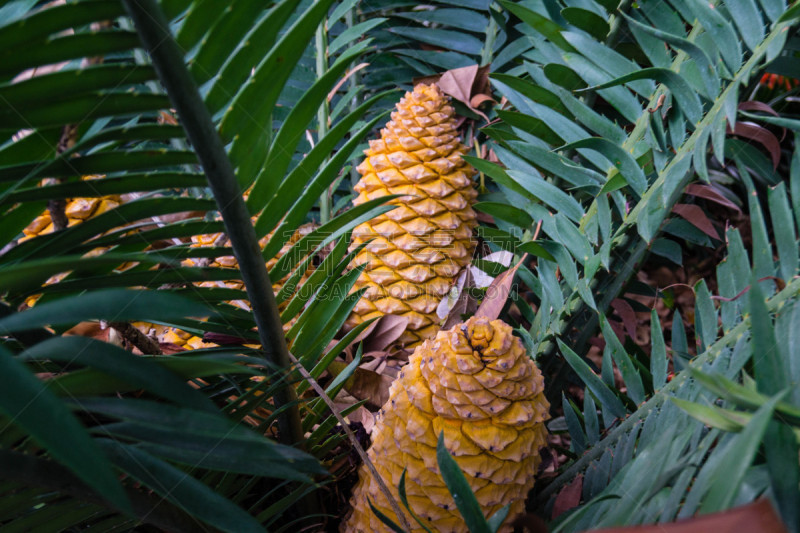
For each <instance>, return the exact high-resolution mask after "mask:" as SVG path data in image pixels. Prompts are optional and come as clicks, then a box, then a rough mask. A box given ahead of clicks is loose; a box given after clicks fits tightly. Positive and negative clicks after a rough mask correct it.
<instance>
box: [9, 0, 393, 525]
mask: <svg viewBox="0 0 800 533" xmlns="http://www.w3.org/2000/svg"><path fill="white" fill-rule="evenodd" d="M298 4H299V3H298V2H294V1H284V2H278V3H273V4H269V5H264V4H261V3H258V5H256V4H252V5H237V6H236V8H235V9H233V8H232V9H230V10H228V11H226V12H225V13H223V14H222V15H220V14H219V13H217V10H216V9H215V8H212V6H211V5H209V4H206V3H202V2H201V3H192V2H168V3H164V4H161V5H159V4H157V3H155V2H129V3H121V2H117V1H110V2H106V1H99V2H94V1H90V2H77V3H66V4H63V3H54V4H48V5H41V6H39V5H36V3H35V2H6V3H4V4H3V6H2V7H1V8H0V13H1V14H2V15H1V16H0V21H2V27H0V34H2V37H0V39H2V40H3V42H4V44H5V47H4V49H5V50H6V51H7V52H8V53H4V57H3V61H2V67H0V68H1V69H2V88H0V92H1V93H2V105H1V107H0V115H2V119H0V130H1V131H0V135H2V141H0V142H2V147H1V148H0V159H2V162H1V163H0V165H2V169H1V170H0V175H2V178H0V181H2V185H1V186H0V188H1V189H2V192H0V196H1V198H0V203H2V207H0V209H2V213H3V216H2V221H1V222H0V227H1V228H2V229H1V230H0V234H2V245H0V248H2V250H3V253H2V256H1V257H0V263H2V265H1V266H0V270H1V271H2V273H1V274H0V280H2V281H0V285H1V287H0V292H1V293H2V301H1V303H2V318H1V319H0V320H2V323H1V324H0V343H1V345H0V351H2V354H0V355H2V365H3V368H4V371H3V377H2V378H1V379H2V386H1V387H0V390H2V392H0V412H1V413H2V427H3V430H2V453H3V465H4V466H3V469H2V470H3V484H2V489H0V490H2V494H3V497H2V500H3V506H2V511H0V524H2V525H3V528H4V529H6V528H11V529H12V530H13V529H18V530H30V529H34V530H39V529H38V528H47V529H49V530H53V531H62V530H65V529H68V528H69V527H97V528H99V529H101V530H108V529H110V528H112V527H115V528H126V527H132V526H133V525H135V524H136V523H139V522H144V523H150V524H153V525H157V526H160V527H162V528H163V529H167V530H184V531H195V530H197V528H198V527H200V528H205V527H207V526H208V527H213V528H216V529H223V530H228V531H255V530H262V528H264V527H270V525H271V524H273V523H275V521H280V523H281V524H284V525H285V524H290V523H292V521H294V520H298V519H301V520H302V521H303V522H304V523H305V524H308V523H309V522H314V521H316V522H319V520H320V519H319V518H318V517H317V518H315V517H314V516H313V514H314V513H319V506H317V505H315V503H314V498H316V497H317V494H316V493H314V492H313V491H314V488H315V487H317V486H318V485H317V484H318V483H326V482H328V481H329V480H330V479H332V477H331V476H330V472H329V471H328V469H327V468H325V466H323V465H322V464H321V463H320V460H331V459H332V458H333V455H331V453H332V451H333V450H334V449H335V448H336V447H337V446H338V445H339V444H340V443H341V442H342V440H343V438H344V436H343V435H342V434H340V433H336V432H333V431H332V429H333V427H334V426H335V425H336V420H335V418H334V417H333V416H331V415H330V414H326V411H325V410H324V409H323V407H324V406H323V405H322V404H319V405H318V404H317V403H314V402H312V403H310V404H309V403H308V402H307V400H298V393H299V394H302V393H303V392H304V390H303V389H304V388H303V387H299V386H298V380H299V379H300V376H299V374H296V373H294V372H292V367H293V366H294V364H295V361H299V363H297V364H301V365H303V366H306V367H307V371H308V372H310V374H311V375H312V376H314V377H319V376H320V375H321V374H322V372H323V371H324V370H325V368H326V365H327V364H328V363H329V362H330V361H331V360H332V359H333V358H335V357H336V356H337V355H338V354H339V353H341V351H342V350H343V349H344V347H345V346H347V345H348V344H349V343H350V342H351V340H352V339H353V338H355V336H357V335H358V334H359V333H361V332H362V331H363V330H364V328H366V327H367V326H368V325H369V324H368V323H365V324H364V325H363V326H361V327H359V328H356V329H355V330H353V332H351V334H350V335H349V336H347V337H345V338H344V339H342V340H341V341H340V342H339V343H333V344H331V342H330V341H331V340H332V339H333V338H334V335H335V334H336V333H337V331H338V330H339V328H340V326H341V324H342V323H343V321H344V320H345V318H346V317H347V316H348V314H349V313H350V310H351V309H352V307H353V305H355V303H356V301H357V299H358V294H355V295H353V296H352V297H348V298H345V297H344V296H346V295H347V294H348V292H349V291H350V289H351V288H352V286H353V283H354V282H355V280H356V278H357V276H358V274H359V271H358V270H355V271H352V272H350V273H348V274H345V275H342V272H343V270H344V269H345V267H346V266H347V265H348V264H349V262H350V255H348V253H347V246H348V243H349V234H348V232H349V231H350V230H351V229H352V228H353V227H354V226H355V225H357V224H358V223H360V222H363V221H364V220H368V219H369V218H371V217H373V216H376V215H377V214H380V213H381V212H383V211H385V210H386V209H387V208H385V207H382V206H381V205H380V204H381V203H383V202H384V201H385V200H380V201H375V202H367V203H365V204H364V205H363V206H360V207H359V208H355V209H352V210H349V211H348V212H347V213H345V214H343V215H341V216H339V217H330V218H329V219H328V220H326V221H325V223H324V224H323V225H322V226H320V227H318V228H317V229H316V230H315V231H312V232H310V233H308V234H306V235H304V237H303V238H301V239H299V240H297V239H292V236H293V235H294V234H295V231H296V229H297V228H298V227H299V226H300V225H301V224H303V223H304V222H306V216H307V214H308V212H309V211H310V210H311V208H312V207H313V206H314V204H315V202H316V201H317V199H318V197H319V196H320V194H321V192H322V191H323V190H325V189H326V188H327V187H328V186H329V185H330V184H331V183H332V182H333V181H334V180H335V179H336V178H337V176H339V175H340V172H341V170H342V168H343V167H344V166H345V163H346V162H347V161H348V159H349V158H350V157H351V155H352V154H353V151H354V149H355V147H356V146H357V145H358V144H359V143H360V142H361V139H362V137H363V135H364V134H365V133H366V132H367V131H369V130H370V129H371V127H372V125H373V123H374V120H373V121H371V122H370V121H368V122H364V121H363V120H364V116H365V113H366V111H367V110H368V109H369V108H370V107H371V106H372V105H373V104H374V102H375V101H376V100H377V99H378V98H379V97H380V95H376V96H373V97H371V98H366V99H364V100H363V102H359V104H358V105H356V106H353V108H352V109H347V112H346V113H343V114H341V115H339V117H338V119H337V120H332V121H331V123H330V124H327V126H328V127H327V128H325V129H323V128H319V127H317V125H315V120H316V109H317V108H319V107H320V105H322V103H323V102H329V101H332V102H333V103H334V104H336V103H337V102H338V98H340V96H338V95H337V92H336V87H335V86H336V83H337V82H338V81H339V80H340V79H341V78H342V76H343V75H344V74H345V72H346V71H347V69H348V68H350V67H351V66H352V65H353V63H354V62H355V61H356V59H357V58H359V56H360V55H362V54H363V53H364V52H365V50H367V48H368V45H369V42H368V41H364V40H362V41H360V42H358V43H351V46H348V47H347V48H346V49H343V50H341V51H340V53H338V54H336V55H334V56H333V57H330V58H329V61H330V63H329V68H328V69H327V71H326V72H325V73H324V75H322V76H320V77H319V79H316V80H314V81H313V83H312V84H311V85H310V86H309V87H308V88H307V89H306V90H305V91H302V92H301V93H300V96H299V97H298V96H297V92H296V91H293V90H292V87H291V84H292V80H293V79H294V77H296V64H297V63H298V60H299V59H300V58H301V56H302V54H303V53H304V51H305V50H306V49H307V48H308V46H309V43H310V42H312V39H313V34H314V28H315V27H316V25H317V24H318V23H319V21H320V20H321V19H323V18H324V17H325V16H326V15H327V14H328V11H329V8H330V5H331V4H332V2H330V1H328V2H315V3H313V4H311V3H306V4H304V5H298ZM346 44H347V43H346ZM12 50H17V51H18V52H19V53H11V51H12ZM22 50H25V52H24V53H21V51H22ZM287 110H288V113H287V112H286V111H287ZM307 131H309V132H311V131H313V132H316V133H315V134H313V135H311V137H312V141H313V147H309V146H300V143H301V141H302V142H305V137H306V132H307ZM317 134H318V135H317ZM300 150H302V151H303V152H305V154H303V153H302V152H301V151H300ZM86 176H93V177H98V176H99V177H100V179H91V180H87V179H84V177H86ZM244 192H248V193H249V194H248V195H247V203H245V202H244V201H243V196H242V194H243V193H244ZM111 195H119V196H120V197H121V198H122V204H121V205H119V206H118V207H116V208H115V209H110V210H108V211H106V212H104V213H99V212H98V213H94V214H93V216H87V217H86V218H85V219H83V220H80V221H75V222H77V223H74V224H69V223H68V224H60V225H59V224H58V223H57V221H58V220H60V219H61V218H63V217H64V216H65V213H64V210H65V204H66V205H67V206H70V205H74V203H73V200H72V199H76V198H81V199H93V198H105V197H109V196H111ZM87 201H90V200H87ZM45 211H46V212H47V213H48V215H49V216H50V218H51V219H52V221H53V222H54V227H53V228H51V229H53V230H54V231H38V230H37V231H30V232H29V233H30V235H29V236H28V238H26V239H21V238H19V237H20V236H21V234H22V231H23V229H24V228H27V227H28V226H29V225H30V223H31V222H32V221H34V220H35V219H36V218H37V217H39V216H40V215H41V214H42V213H43V212H45ZM251 216H256V217H257V218H256V222H255V228H254V225H253V224H251V221H250V220H251ZM65 226H68V227H65ZM221 231H225V233H226V234H227V238H228V239H229V241H230V247H217V246H213V245H211V246H192V245H191V242H192V237H193V236H199V235H203V234H209V233H214V232H221ZM267 234H272V238H271V239H269V242H268V243H267V244H266V245H265V246H264V247H263V249H262V248H261V247H259V245H258V240H259V238H263V237H265V236H266V235H267ZM31 237H32V238H31ZM290 240H292V241H293V242H294V241H296V242H294V246H292V248H291V250H289V251H288V252H287V251H286V250H285V249H283V248H284V245H285V244H286V243H287V242H289V241H290ZM282 249H283V250H282ZM323 250H324V254H322V255H321V252H322V251H323ZM230 255H234V256H235V257H236V259H237V261H238V266H239V268H238V269H219V268H211V267H204V266H201V265H202V264H203V261H200V260H199V259H201V258H215V257H222V256H230ZM276 256H278V257H277V261H272V262H271V263H273V265H274V266H273V267H272V269H271V271H270V272H269V274H268V273H267V271H266V269H265V267H264V265H265V263H266V262H267V261H268V260H270V259H273V258H275V257H276ZM187 259H193V260H194V261H193V262H192V263H193V265H194V266H187V264H188V263H187V262H186V261H185V260H187ZM301 263H302V264H301ZM309 265H314V266H317V267H318V268H316V269H315V271H314V273H313V274H312V275H311V276H310V277H309V278H308V279H307V280H306V281H305V283H304V284H303V290H302V291H291V290H286V291H283V290H281V291H280V292H279V293H278V294H276V295H273V288H272V285H271V283H270V279H275V280H281V279H283V278H284V277H286V275H287V274H290V273H291V274H292V275H291V276H290V281H293V282H294V283H295V284H296V283H297V281H298V280H299V279H300V277H301V275H302V273H304V272H305V271H306V269H307V267H308V266H309ZM295 273H296V275H295ZM53 276H57V279H59V280H60V281H58V282H57V283H56V282H54V281H55V279H52V278H53ZM231 279H240V280H242V281H244V285H245V287H246V289H247V291H246V292H245V291H243V290H238V289H235V288H229V287H228V286H226V285H225V284H224V283H222V284H221V286H219V287H213V286H212V287H208V286H202V287H201V286H200V284H201V283H202V282H209V281H220V282H224V281H226V280H231ZM203 285H207V284H203ZM331 295H339V296H334V297H332V296H331ZM276 300H277V302H276ZM230 301H246V302H249V307H250V308H251V310H252V311H251V312H247V311H245V310H243V309H241V308H239V307H236V306H233V305H229V304H227V303H226V302H230ZM277 303H283V304H284V305H283V306H281V307H282V309H283V312H282V313H280V314H279V313H278V307H277V305H276V304H277ZM97 320H100V321H101V322H100V324H101V325H102V326H103V327H105V326H108V328H109V329H113V331H114V332H121V334H122V336H123V337H124V339H123V340H124V341H125V342H127V341H130V340H132V338H136V337H137V334H136V330H135V328H133V327H132V326H131V322H134V321H136V322H137V323H146V324H150V323H156V324H163V325H166V326H168V327H174V328H179V329H180V330H181V331H185V332H189V333H192V334H195V335H199V336H203V335H204V334H206V335H208V334H216V337H215V339H217V340H219V339H220V338H225V339H227V341H226V342H221V343H220V344H221V346H220V347H217V348H210V349H203V350H194V351H192V352H191V354H190V355H183V354H177V355H171V356H170V355H163V354H155V353H148V352H147V351H145V355H144V356H134V355H132V354H131V353H130V351H127V350H125V349H123V348H121V347H119V346H115V345H114V344H113V343H106V342H101V341H100V340H97V339H95V338H90V337H85V336H69V334H70V333H72V332H75V331H76V330H74V329H73V330H72V331H69V330H70V329H71V328H73V327H74V326H76V325H78V326H80V325H81V323H84V324H85V323H86V321H97ZM284 323H286V324H289V323H291V328H290V329H289V331H288V333H287V334H286V335H284V331H283V328H282V324H284ZM125 332H128V335H130V336H131V338H126V337H127V336H126V333H125ZM117 337H119V334H117ZM287 341H288V343H289V344H290V345H291V349H292V352H291V354H292V355H291V356H290V355H289V351H288V349H287ZM231 343H233V344H231ZM244 344H247V345H248V346H251V347H250V348H248V347H246V346H244ZM149 346H151V347H152V346H153V345H152V341H151V343H150V344H149ZM154 351H156V352H158V351H159V349H158V345H157V343H156V345H155V350H154ZM290 357H293V358H295V359H294V360H292V359H290ZM357 364H358V361H356V362H355V363H354V364H353V365H350V366H349V367H348V368H347V369H345V371H344V372H342V373H340V374H339V379H338V381H337V382H334V383H330V385H329V386H328V390H327V394H329V395H330V396H331V397H332V396H334V395H335V394H336V393H337V392H338V390H339V389H340V388H341V386H342V383H343V382H344V380H346V379H347V377H348V376H349V375H350V374H351V373H352V371H353V370H354V369H355V367H356V366H357ZM37 375H38V376H39V377H38V378H37ZM305 388H307V384H306V386H305ZM131 391H133V392H134V393H131ZM136 391H138V392H136ZM318 401H319V400H318ZM345 414H346V412H345ZM277 442H281V443H282V444H278V443H277ZM34 472H37V474H35V475H34ZM158 502H162V503H160V504H159V503H158ZM298 502H300V503H298Z"/></svg>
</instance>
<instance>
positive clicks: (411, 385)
mask: <svg viewBox="0 0 800 533" xmlns="http://www.w3.org/2000/svg"><path fill="white" fill-rule="evenodd" d="M549 407H550V406H549V404H548V402H547V400H546V399H545V396H544V380H543V377H542V374H541V372H540V371H539V369H538V368H537V367H536V365H535V364H534V362H533V361H532V360H531V359H530V358H529V357H528V355H527V353H526V351H525V348H524V347H523V345H522V342H520V340H519V339H518V338H516V337H514V336H513V335H512V330H511V327H510V326H509V325H507V324H506V323H504V322H503V321H501V320H492V321H489V320H488V319H486V318H483V317H481V318H477V317H473V318H470V319H469V320H467V321H466V322H465V323H462V324H459V325H456V326H454V327H453V328H452V329H450V330H448V331H440V332H439V333H438V334H437V336H436V338H435V339H429V340H426V341H425V342H424V343H423V344H421V345H420V346H418V347H417V348H416V350H415V351H414V354H413V355H412V356H411V358H410V360H409V363H408V365H407V366H406V367H405V368H403V371H402V372H401V373H400V377H399V378H398V379H397V380H396V381H395V382H394V383H393V384H392V387H391V389H390V399H389V401H388V402H387V403H386V405H384V406H383V409H381V411H380V413H379V415H378V420H377V423H376V425H375V429H374V430H373V433H372V441H373V442H372V446H371V447H370V449H369V452H368V455H369V458H370V460H371V461H372V463H373V464H374V465H375V468H376V469H377V471H378V473H379V474H380V476H381V478H382V479H383V481H384V482H385V483H386V485H387V486H388V487H389V490H390V491H391V492H392V494H393V495H394V497H395V499H396V500H397V501H398V502H399V501H400V500H399V499H398V493H397V486H398V483H399V482H400V477H401V475H402V473H403V469H406V470H407V473H406V494H407V497H408V502H409V505H410V507H411V509H412V510H413V511H414V513H415V514H416V515H417V516H419V517H420V518H421V519H422V520H423V521H425V522H427V523H428V524H429V526H430V528H431V529H432V530H437V531H458V532H461V531H464V532H466V531H467V527H466V525H465V523H464V521H463V519H462V517H461V515H460V513H459V511H458V509H457V508H456V505H455V503H454V501H453V498H452V496H451V495H450V493H449V491H448V490H447V487H446V486H445V484H444V481H442V478H441V476H440V474H439V467H438V464H437V461H436V445H437V440H438V436H439V433H440V432H444V442H445V445H446V447H447V449H448V450H449V451H450V453H451V454H452V455H453V456H454V458H455V460H456V462H457V463H458V465H459V467H460V468H461V470H462V471H463V472H464V475H465V477H466V478H467V481H468V482H469V484H470V486H471V487H472V490H473V492H474V493H475V496H476V497H477V499H478V502H479V503H480V506H481V509H482V510H483V513H484V515H485V516H490V515H492V514H494V513H495V512H496V511H498V510H499V509H500V508H502V507H503V506H504V505H506V504H511V508H510V512H509V514H508V518H507V521H506V524H508V522H510V520H511V519H512V518H513V517H514V516H515V515H516V514H518V513H520V512H522V511H523V508H524V501H525V498H526V496H527V494H528V491H529V490H530V489H531V487H532V486H533V483H534V476H535V474H536V470H537V468H538V466H539V463H540V461H541V459H540V456H539V449H540V448H541V447H542V446H544V445H545V438H546V435H547V430H546V428H545V425H544V422H545V420H546V419H547V418H548V410H549ZM367 498H369V500H370V501H372V503H373V505H375V507H376V508H377V509H378V510H380V511H381V512H382V513H383V514H385V515H386V516H388V517H390V518H392V519H393V520H394V521H395V523H399V522H398V520H397V517H396V515H395V514H394V512H393V511H392V508H391V507H390V505H389V503H388V501H387V499H386V498H385V496H384V495H383V493H382V492H381V491H380V490H379V488H378V483H377V482H376V481H375V479H374V478H373V477H372V476H371V475H370V473H369V470H368V469H367V468H366V467H365V466H363V465H362V467H361V470H360V472H359V480H358V484H357V485H356V487H355V490H354V491H353V496H352V499H351V503H352V506H353V510H352V513H351V515H350V516H349V517H348V519H347V520H346V522H345V523H344V525H343V527H342V531H346V532H364V533H368V532H376V531H389V529H388V528H387V527H386V526H385V525H383V523H382V522H381V521H380V520H379V519H378V517H377V516H376V515H375V514H374V513H373V512H372V510H371V509H370V507H369V504H368V503H367ZM409 520H410V521H411V522H412V526H416V525H417V524H416V522H414V521H413V520H411V519H409ZM418 530H419V531H423V530H422V529H421V528H419V529H418ZM504 530H507V531H510V526H508V525H506V526H505V529H504ZM414 531H417V529H414Z"/></svg>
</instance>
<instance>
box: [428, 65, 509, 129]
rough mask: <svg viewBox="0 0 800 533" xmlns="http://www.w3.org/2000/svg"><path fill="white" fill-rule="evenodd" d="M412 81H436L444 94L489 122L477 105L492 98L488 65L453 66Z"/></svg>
mask: <svg viewBox="0 0 800 533" xmlns="http://www.w3.org/2000/svg"><path fill="white" fill-rule="evenodd" d="M414 83H436V84H437V85H438V86H439V88H440V89H441V90H442V91H444V92H445V94H447V95H449V96H451V97H452V98H454V99H455V100H458V101H459V102H461V103H463V104H464V105H465V106H467V107H468V108H469V109H470V110H472V111H473V112H475V113H477V114H478V115H480V116H481V117H482V118H483V119H484V120H485V121H486V122H489V117H487V116H486V115H485V114H484V113H483V111H481V110H480V109H478V106H480V105H481V104H483V103H485V102H488V101H490V100H491V101H493V102H494V101H495V100H494V99H493V98H492V95H491V93H492V90H491V84H490V82H489V65H484V66H482V67H479V66H478V65H477V64H475V65H469V66H467V67H461V68H455V69H452V70H448V71H446V72H444V73H442V74H437V75H435V76H425V77H422V78H415V79H414Z"/></svg>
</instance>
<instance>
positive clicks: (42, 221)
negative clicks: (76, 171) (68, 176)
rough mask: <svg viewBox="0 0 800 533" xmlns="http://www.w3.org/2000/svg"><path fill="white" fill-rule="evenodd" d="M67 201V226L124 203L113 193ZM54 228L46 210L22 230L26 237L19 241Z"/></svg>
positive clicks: (50, 231) (92, 177) (88, 178)
mask: <svg viewBox="0 0 800 533" xmlns="http://www.w3.org/2000/svg"><path fill="white" fill-rule="evenodd" d="M102 178H103V176H84V177H83V179H84V180H87V181H88V180H95V179H102ZM66 203H67V205H66V207H65V208H64V214H65V215H66V217H67V226H68V227H70V226H74V225H75V224H80V223H81V222H83V221H84V220H88V219H90V218H92V217H96V216H98V215H101V214H103V213H105V212H106V211H109V210H111V209H114V208H115V207H117V206H118V205H119V204H121V203H122V197H121V196H120V195H118V194H112V195H109V196H104V197H102V198H72V199H70V200H67V202H66ZM54 230H55V227H54V225H53V219H52V218H51V217H50V211H47V210H46V211H44V212H43V213H42V214H41V215H39V216H38V217H36V218H35V219H34V220H33V222H31V223H30V224H28V227H27V228H25V229H24V230H22V233H23V234H24V237H22V238H21V239H20V240H19V242H23V241H27V240H29V239H33V238H34V237H38V236H39V235H46V234H48V233H52V232H53V231H54Z"/></svg>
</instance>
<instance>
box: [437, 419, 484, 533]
mask: <svg viewBox="0 0 800 533" xmlns="http://www.w3.org/2000/svg"><path fill="white" fill-rule="evenodd" d="M436 462H437V463H438V465H439V471H440V473H441V475H442V479H443V480H444V483H445V485H447V490H449V491H450V494H451V495H452V496H453V500H455V502H456V507H458V511H459V512H460V513H461V516H462V517H463V518H464V522H465V523H466V524H467V528H468V529H469V530H470V533H490V529H489V524H487V523H486V518H485V517H484V516H483V512H482V511H481V506H480V504H479V503H478V499H477V498H476V497H475V494H474V493H473V492H472V487H470V486H469V482H468V481H467V478H465V477H464V474H463V473H462V472H461V469H460V468H459V467H458V463H456V461H455V459H453V457H452V456H451V455H450V452H449V451H448V450H447V447H446V446H445V442H444V431H442V432H441V433H439V441H438V443H437V444H436Z"/></svg>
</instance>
